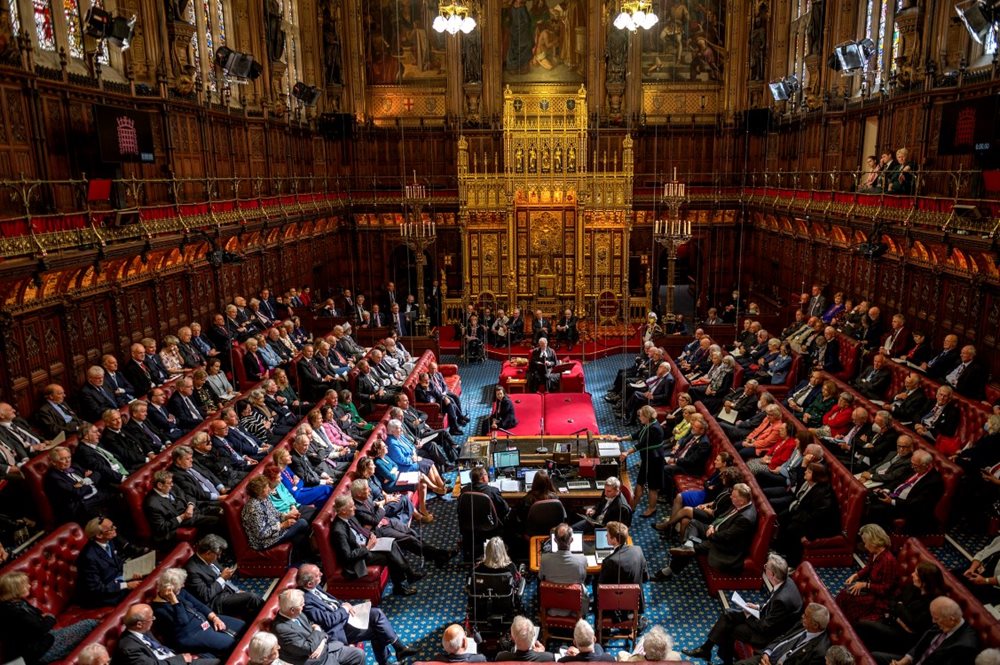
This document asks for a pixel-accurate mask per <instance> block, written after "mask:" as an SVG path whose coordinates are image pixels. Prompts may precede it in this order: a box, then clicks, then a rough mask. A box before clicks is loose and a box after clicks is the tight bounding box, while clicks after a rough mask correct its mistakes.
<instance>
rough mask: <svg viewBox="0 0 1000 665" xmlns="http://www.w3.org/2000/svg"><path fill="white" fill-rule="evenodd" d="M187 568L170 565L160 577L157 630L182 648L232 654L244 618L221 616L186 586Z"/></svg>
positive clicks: (154, 606) (156, 602) (197, 651)
mask: <svg viewBox="0 0 1000 665" xmlns="http://www.w3.org/2000/svg"><path fill="white" fill-rule="evenodd" d="M186 581H187V571H186V570H184V569H183V568H167V569H166V570H165V571H163V573H162V574H161V575H160V578H159V579H158V580H157V581H156V598H154V599H153V602H152V603H151V604H152V606H153V613H154V614H155V615H156V627H157V632H158V633H159V634H161V635H163V636H164V637H166V641H167V644H169V645H170V646H171V647H173V648H174V649H176V650H178V651H183V652H187V653H196V654H205V653H210V654H212V655H214V656H221V655H223V654H228V653H229V652H230V651H232V649H233V647H235V646H236V641H237V640H238V639H239V634H240V633H242V632H243V622H242V621H240V620H239V619H236V618H234V617H228V616H219V615H218V614H216V613H215V612H213V611H212V609H211V608H210V607H209V606H208V605H206V604H205V603H203V602H201V601H200V600H198V599H197V598H195V597H194V596H192V595H191V594H190V593H188V591H187V590H186V589H185V588H184V583H185V582H186Z"/></svg>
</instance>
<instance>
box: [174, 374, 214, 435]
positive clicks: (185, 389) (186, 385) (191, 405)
mask: <svg viewBox="0 0 1000 665" xmlns="http://www.w3.org/2000/svg"><path fill="white" fill-rule="evenodd" d="M167 409H168V410H169V411H170V413H172V414H174V416H175V417H176V418H177V426H178V427H179V428H180V429H182V430H183V431H184V433H185V434H186V433H188V432H190V431H191V430H193V429H194V428H195V427H197V426H198V425H200V424H201V423H202V421H203V420H205V414H204V413H202V411H201V409H199V408H198V405H197V404H195V402H194V382H192V381H191V378H190V377H183V378H180V379H177V384H176V385H175V386H174V393H173V394H172V395H171V396H170V399H169V400H167Z"/></svg>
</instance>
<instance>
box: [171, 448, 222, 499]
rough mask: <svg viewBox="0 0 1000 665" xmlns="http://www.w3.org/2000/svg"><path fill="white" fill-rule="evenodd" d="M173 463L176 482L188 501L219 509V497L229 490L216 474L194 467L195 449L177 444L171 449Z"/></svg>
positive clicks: (172, 469)
mask: <svg viewBox="0 0 1000 665" xmlns="http://www.w3.org/2000/svg"><path fill="white" fill-rule="evenodd" d="M170 458H171V459H172V460H173V464H171V465H170V467H169V469H168V470H169V471H170V473H172V474H173V479H174V483H175V484H176V485H177V488H178V489H180V490H181V491H182V492H183V493H184V496H185V497H187V499H188V501H194V502H195V504H196V505H197V506H198V507H199V508H210V509H212V511H213V512H214V511H216V510H218V507H219V499H220V498H221V497H222V496H224V495H225V494H226V493H227V492H228V491H229V490H228V489H227V488H226V486H225V485H223V484H222V481H221V480H220V479H219V478H216V477H215V475H214V474H213V475H209V474H207V473H205V472H204V471H201V470H198V469H196V468H194V451H193V450H191V449H190V448H189V447H187V446H177V447H176V448H174V449H173V450H171V451H170Z"/></svg>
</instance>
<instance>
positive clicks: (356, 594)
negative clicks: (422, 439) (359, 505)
mask: <svg viewBox="0 0 1000 665" xmlns="http://www.w3.org/2000/svg"><path fill="white" fill-rule="evenodd" d="M385 435H386V432H385V419H384V418H383V422H380V423H378V424H377V425H376V426H375V427H374V429H372V431H371V434H370V435H369V436H368V440H367V441H366V442H365V445H364V446H363V447H362V448H361V449H360V450H359V451H358V455H357V457H356V458H355V461H354V462H353V463H352V464H351V466H350V467H349V468H348V470H347V472H346V473H345V474H344V477H343V479H342V480H341V481H340V483H339V484H338V485H337V487H336V489H335V490H334V492H333V494H331V495H330V499H329V500H328V501H327V502H326V504H325V505H324V506H323V507H322V508H321V509H320V510H319V512H317V513H316V516H315V517H314V518H313V527H312V528H313V542H314V544H315V546H316V551H317V552H318V553H319V558H320V566H321V567H322V568H323V577H324V579H326V588H327V591H329V592H330V593H332V594H333V595H335V596H337V597H338V598H360V599H364V600H370V601H371V602H372V605H378V604H379V603H381V602H382V591H383V590H384V589H385V586H386V584H388V583H389V569H388V568H384V567H382V566H368V574H367V575H365V576H364V577H363V578H361V579H357V580H355V579H348V578H346V577H344V574H343V569H342V568H341V566H340V563H339V562H338V561H337V555H336V554H335V553H334V551H333V545H332V544H331V543H330V524H331V523H332V522H333V520H334V519H335V518H336V511H335V510H334V508H333V500H334V498H335V497H336V496H338V495H340V494H343V493H345V492H348V491H350V483H351V479H352V478H353V472H354V470H355V469H356V467H357V459H358V458H360V457H361V456H362V455H364V454H367V452H368V449H369V448H370V447H371V444H372V442H373V441H375V440H376V439H378V438H383V439H384V438H385Z"/></svg>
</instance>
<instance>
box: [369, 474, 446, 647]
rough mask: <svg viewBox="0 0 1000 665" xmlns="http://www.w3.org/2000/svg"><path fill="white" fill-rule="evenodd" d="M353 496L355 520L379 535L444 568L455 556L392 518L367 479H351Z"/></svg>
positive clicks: (395, 518)
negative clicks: (376, 500)
mask: <svg viewBox="0 0 1000 665" xmlns="http://www.w3.org/2000/svg"><path fill="white" fill-rule="evenodd" d="M351 497H352V498H353V499H354V508H355V513H354V517H355V519H357V520H358V523H359V524H361V526H363V527H365V528H366V529H368V530H370V531H371V532H372V533H374V534H375V535H376V536H378V537H379V538H395V540H396V544H398V545H399V547H400V548H402V549H404V550H406V551H407V552H410V553H411V554H413V555H415V556H417V557H423V558H424V559H426V560H427V561H433V562H434V563H436V564H437V567H438V568H444V567H445V566H446V565H448V562H449V561H450V560H451V558H452V557H453V556H455V552H454V551H450V550H444V549H441V548H440V547H435V546H434V545H430V544H428V543H426V542H425V541H424V539H423V537H422V536H421V534H420V532H418V531H416V530H414V529H413V528H411V527H410V525H409V524H408V523H406V522H404V521H403V520H401V519H399V518H398V517H388V516H387V515H386V512H385V509H384V508H382V507H381V506H378V505H376V504H375V502H374V501H372V498H371V488H370V487H369V486H368V481H367V480H366V479H364V478H357V479H355V480H354V481H352V482H351ZM352 641H353V640H352Z"/></svg>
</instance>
